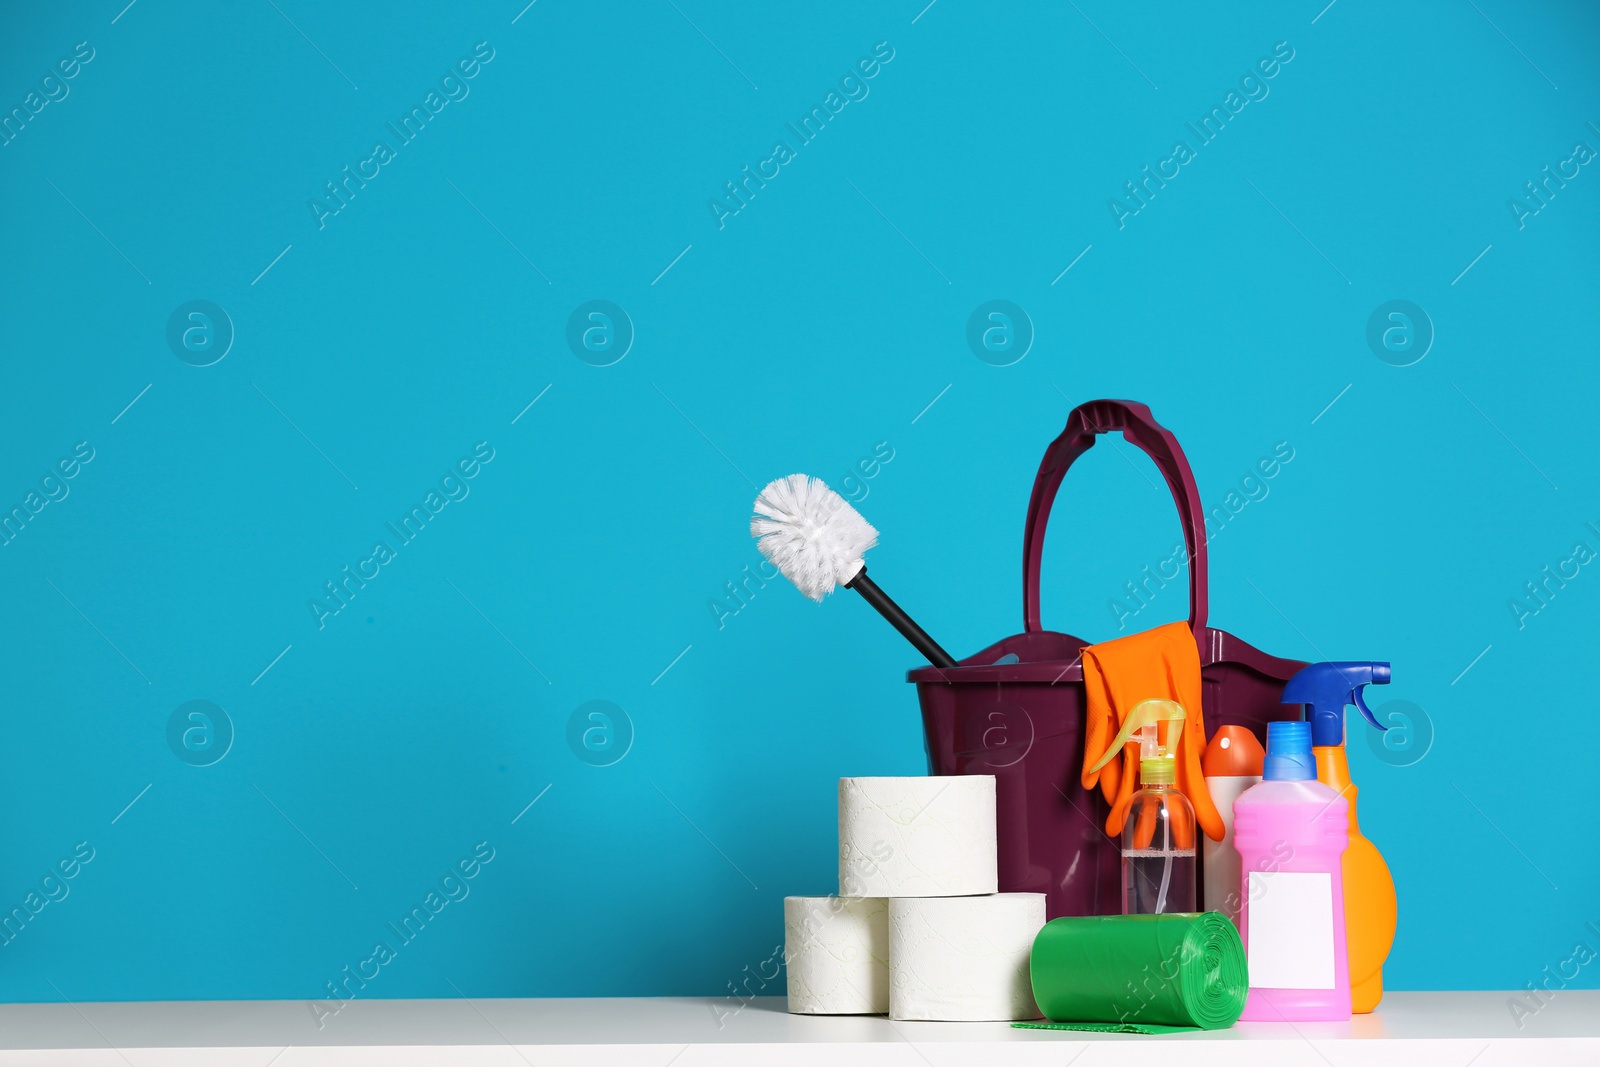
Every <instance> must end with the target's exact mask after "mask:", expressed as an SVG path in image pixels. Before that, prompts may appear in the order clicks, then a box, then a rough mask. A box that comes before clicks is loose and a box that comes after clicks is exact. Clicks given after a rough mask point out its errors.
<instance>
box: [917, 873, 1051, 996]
mask: <svg viewBox="0 0 1600 1067" xmlns="http://www.w3.org/2000/svg"><path fill="white" fill-rule="evenodd" d="M1044 922H1045V919H1044V894H1043V893H999V894H996V895H994V896H987V897H904V898H900V899H896V900H891V901H889V1018H891V1019H938V1020H950V1021H976V1020H984V1019H989V1020H1012V1019H1037V1018H1038V1017H1039V1009H1038V1006H1037V1005H1035V1004H1034V1002H1033V984H1032V981H1031V979H1030V977H1029V974H1028V954H1029V952H1030V951H1031V950H1032V949H1033V939H1034V937H1035V936H1037V935H1038V933H1039V931H1040V929H1042V928H1043V927H1044Z"/></svg>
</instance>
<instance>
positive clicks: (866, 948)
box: [783, 897, 889, 1015]
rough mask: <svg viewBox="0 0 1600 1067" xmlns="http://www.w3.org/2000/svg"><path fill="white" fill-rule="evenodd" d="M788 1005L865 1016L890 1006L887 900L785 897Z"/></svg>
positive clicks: (794, 1009)
mask: <svg viewBox="0 0 1600 1067" xmlns="http://www.w3.org/2000/svg"><path fill="white" fill-rule="evenodd" d="M783 926H784V961H785V963H786V965H787V966H788V970H789V1010H790V1011H791V1012H794V1013H795V1014H798V1015H867V1014H880V1015H881V1014H882V1013H883V1012H886V1011H888V1010H889V902H888V901H887V900H884V899H882V898H881V897H784V898H783Z"/></svg>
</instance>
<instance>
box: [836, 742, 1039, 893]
mask: <svg viewBox="0 0 1600 1067" xmlns="http://www.w3.org/2000/svg"><path fill="white" fill-rule="evenodd" d="M994 801H995V780H994V776H993V775H989V774H959V775H952V776H950V777H948V778H926V777H905V778H841V779H839V893H840V895H841V896H847V897H948V896H969V895H973V894H978V893H993V892H995V891H996V890H997V889H999V884H998V881H997V876H996V866H995V850H996V844H995V828H996V825H997V823H996V819H995V804H994ZM1040 921H1041V922H1042V921H1043V920H1040Z"/></svg>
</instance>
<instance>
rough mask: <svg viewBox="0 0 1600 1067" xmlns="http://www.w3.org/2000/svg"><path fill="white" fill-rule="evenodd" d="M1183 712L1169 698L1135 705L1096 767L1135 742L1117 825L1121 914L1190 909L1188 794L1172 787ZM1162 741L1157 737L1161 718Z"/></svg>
mask: <svg viewBox="0 0 1600 1067" xmlns="http://www.w3.org/2000/svg"><path fill="white" fill-rule="evenodd" d="M1186 717H1187V713H1186V712H1185V711H1184V710H1183V705H1182V704H1179V703H1177V702H1176V701H1172V700H1145V701H1141V702H1140V703H1138V704H1135V705H1134V707H1133V709H1132V710H1131V711H1129V712H1128V718H1127V720H1126V721H1125V722H1123V724H1122V729H1121V730H1119V731H1118V732H1117V736H1116V738H1115V740H1113V741H1112V742H1111V745H1110V746H1109V747H1108V748H1107V749H1106V752H1105V755H1104V756H1103V757H1101V760H1100V762H1099V763H1098V764H1096V765H1095V766H1094V767H1093V768H1091V770H1096V771H1097V770H1099V769H1100V768H1101V767H1103V766H1105V765H1106V764H1107V763H1109V762H1110V761H1111V760H1112V759H1113V758H1115V757H1117V756H1120V755H1121V754H1122V747H1123V745H1125V744H1127V743H1128V742H1130V741H1138V742H1139V789H1138V791H1137V792H1135V793H1134V794H1133V797H1132V799H1131V800H1130V801H1129V807H1128V817H1127V821H1126V822H1124V823H1123V827H1122V912H1123V914H1124V915H1170V914H1172V913H1174V912H1191V911H1194V910H1195V851H1194V836H1195V818H1194V807H1193V805H1191V804H1190V803H1189V798H1188V797H1186V796H1184V795H1183V792H1182V790H1180V789H1179V788H1178V786H1177V781H1178V771H1177V751H1178V740H1179V738H1181V737H1182V736H1183V723H1184V720H1185V718H1186ZM1163 721H1164V722H1166V723H1167V740H1166V743H1165V744H1162V742H1161V739H1160V732H1159V731H1160V727H1159V724H1160V723H1161V722H1163Z"/></svg>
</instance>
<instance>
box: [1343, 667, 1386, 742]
mask: <svg viewBox="0 0 1600 1067" xmlns="http://www.w3.org/2000/svg"><path fill="white" fill-rule="evenodd" d="M1387 682H1388V680H1387V679H1385V680H1384V681H1383V682H1380V683H1379V684H1380V685H1384V684H1387ZM1366 688H1367V687H1366V686H1364V685H1358V686H1356V687H1355V688H1354V689H1352V690H1350V695H1351V696H1352V697H1354V698H1355V701H1356V707H1358V708H1360V709H1361V714H1363V715H1365V716H1366V717H1367V721H1368V722H1370V723H1371V724H1372V725H1374V726H1376V727H1377V728H1378V729H1380V730H1387V729H1388V727H1387V726H1385V725H1384V724H1383V723H1381V722H1379V721H1378V717H1377V716H1376V715H1374V714H1373V713H1372V709H1371V708H1369V707H1367V701H1366V698H1365V697H1363V696H1362V695H1361V694H1362V691H1363V690H1365V689H1366Z"/></svg>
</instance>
